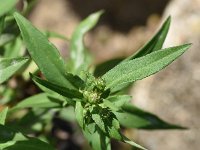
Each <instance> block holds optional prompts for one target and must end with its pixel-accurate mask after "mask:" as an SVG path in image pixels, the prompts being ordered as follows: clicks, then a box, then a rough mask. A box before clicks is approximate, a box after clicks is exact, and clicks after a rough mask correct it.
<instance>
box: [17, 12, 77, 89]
mask: <svg viewBox="0 0 200 150" xmlns="http://www.w3.org/2000/svg"><path fill="white" fill-rule="evenodd" d="M14 17H15V19H16V21H17V24H18V26H19V28H20V31H21V34H22V37H23V40H24V42H25V44H26V46H27V49H28V51H29V54H30V55H31V57H32V59H33V60H34V61H35V63H36V64H37V65H38V67H39V68H40V70H41V71H42V73H43V74H44V76H45V77H46V79H47V80H49V81H50V82H52V83H55V84H57V85H59V86H62V87H68V88H73V86H72V85H71V84H70V83H69V81H68V80H67V79H66V78H65V72H66V69H65V64H64V61H63V59H62V57H61V56H60V54H59V52H58V50H57V49H56V48H55V46H54V45H53V44H52V43H50V42H49V41H48V39H47V37H46V36H45V35H44V34H42V33H41V32H40V31H39V30H37V29H36V28H35V27H33V26H32V24H31V23H30V22H29V21H28V20H26V19H25V18H24V17H23V16H21V15H20V14H19V13H15V14H14Z"/></svg>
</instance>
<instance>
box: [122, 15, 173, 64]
mask: <svg viewBox="0 0 200 150" xmlns="http://www.w3.org/2000/svg"><path fill="white" fill-rule="evenodd" d="M170 22H171V17H170V16H169V17H168V18H167V20H166V21H165V22H164V23H163V25H162V27H161V28H160V30H159V31H158V32H157V33H156V34H155V35H154V36H153V37H152V39H151V40H150V41H149V42H147V43H146V44H145V45H144V47H142V48H141V49H139V50H138V52H137V53H136V54H133V55H132V56H130V57H128V58H127V59H125V60H124V61H122V62H126V61H128V60H132V59H135V58H139V57H142V56H145V55H147V54H150V53H152V52H154V51H157V50H160V49H161V48H162V46H163V43H164V41H165V39H166V36H167V33H168V31H169V27H170Z"/></svg>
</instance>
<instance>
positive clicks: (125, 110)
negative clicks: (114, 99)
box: [114, 103, 185, 130]
mask: <svg viewBox="0 0 200 150" xmlns="http://www.w3.org/2000/svg"><path fill="white" fill-rule="evenodd" d="M114 114H115V115H116V117H117V119H118V120H119V122H120V124H121V125H122V126H124V127H127V128H139V129H147V130H152V129H185V128H183V127H180V126H178V125H174V124H170V123H167V122H165V121H163V120H161V119H160V118H159V117H157V116H156V115H154V114H151V113H149V112H146V111H143V110H141V109H139V108H137V107H136V106H134V105H132V104H128V103H126V104H125V105H123V106H122V111H118V112H114Z"/></svg>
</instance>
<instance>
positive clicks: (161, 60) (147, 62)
mask: <svg viewBox="0 0 200 150" xmlns="http://www.w3.org/2000/svg"><path fill="white" fill-rule="evenodd" d="M189 47H190V44H185V45H181V46H176V47H171V48H166V49H163V50H162V51H156V52H153V53H151V54H148V55H146V56H144V57H140V58H137V59H133V60H130V61H127V62H124V63H121V64H119V65H117V66H116V67H114V68H113V69H111V70H110V71H108V72H107V73H106V74H104V76H103V79H104V80H105V81H106V83H107V88H111V91H112V92H114V91H117V90H119V89H121V88H124V85H125V84H128V83H132V82H134V81H137V80H141V79H143V78H145V77H148V76H150V75H152V74H155V73H156V72H158V71H160V70H162V69H163V68H165V67H166V66H168V65H169V64H170V63H171V62H173V61H174V60H175V59H176V58H177V57H179V56H180V55H182V54H183V53H184V52H185V51H186V50H187V49H188V48H189Z"/></svg>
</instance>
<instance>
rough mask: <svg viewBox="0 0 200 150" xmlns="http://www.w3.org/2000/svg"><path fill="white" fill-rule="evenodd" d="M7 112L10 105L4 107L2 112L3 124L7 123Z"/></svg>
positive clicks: (0, 114)
mask: <svg viewBox="0 0 200 150" xmlns="http://www.w3.org/2000/svg"><path fill="white" fill-rule="evenodd" d="M7 112H8V107H6V108H4V109H3V110H2V111H1V112H0V124H2V125H4V124H5V121H6V116H7Z"/></svg>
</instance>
